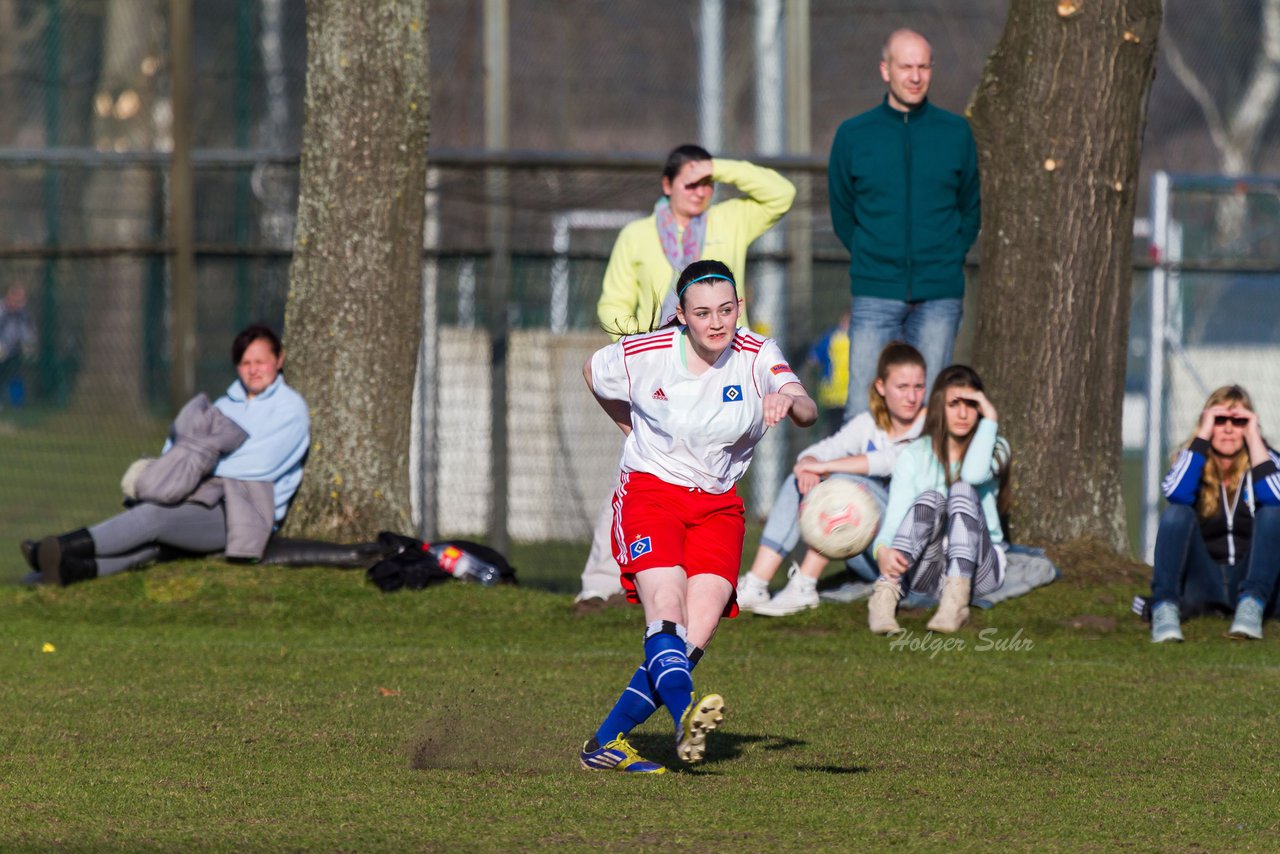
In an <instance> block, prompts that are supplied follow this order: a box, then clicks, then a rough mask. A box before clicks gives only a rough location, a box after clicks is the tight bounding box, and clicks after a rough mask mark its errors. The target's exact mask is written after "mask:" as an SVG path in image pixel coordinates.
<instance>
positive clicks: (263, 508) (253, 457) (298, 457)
mask: <svg viewBox="0 0 1280 854" xmlns="http://www.w3.org/2000/svg"><path fill="white" fill-rule="evenodd" d="M231 362H232V365H234V367H235V370H236V375H237V379H236V380H235V381H234V382H233V383H231V386H230V387H229V388H228V389H227V393H226V394H224V395H223V396H222V397H220V398H218V399H217V400H216V401H214V403H213V405H212V409H213V410H215V411H214V412H208V411H207V409H206V410H205V412H204V413H203V415H204V416H205V420H204V421H203V422H202V423H207V424H210V425H212V427H213V429H215V430H217V431H218V433H219V435H226V433H227V432H228V422H230V423H229V429H230V430H231V431H233V432H235V433H237V436H236V437H235V439H234V441H233V442H231V444H233V445H235V449H234V450H231V451H229V452H227V453H223V454H221V455H218V456H217V457H216V460H215V461H214V462H213V463H212V465H213V468H212V471H211V472H210V475H211V477H209V478H206V479H204V480H202V481H200V482H199V484H196V485H194V486H195V489H194V491H192V492H191V494H189V495H187V496H186V497H185V498H179V499H178V500H177V501H176V502H172V503H169V502H166V503H157V502H156V501H151V500H143V501H140V502H138V503H136V504H134V505H133V506H132V507H130V508H129V509H128V510H125V511H124V512H123V513H119V514H117V515H115V516H113V517H111V518H110V519H107V520H106V521H103V522H99V523H98V524H96V525H93V526H91V527H89V528H80V529H77V530H75V531H70V532H68V533H65V534H59V535H56V536H48V537H45V538H44V539H42V540H40V541H39V542H38V543H35V542H32V541H30V540H27V541H24V542H23V544H22V552H23V556H24V557H25V558H26V560H27V562H28V564H30V565H31V568H32V574H31V575H29V576H28V577H27V579H26V581H27V582H28V583H37V582H43V583H45V584H57V585H63V586H65V585H67V584H72V583H75V582H78V581H87V580H89V579H92V578H97V577H99V576H104V575H112V574H114V573H117V572H122V571H123V570H126V569H129V568H131V567H135V566H140V565H142V564H145V563H150V562H151V561H154V560H156V559H157V558H158V557H159V556H160V555H161V554H162V550H163V549H165V548H169V549H177V550H180V551H182V552H187V553H192V554H210V553H212V552H218V551H222V550H223V549H224V548H226V549H227V551H228V554H230V553H231V551H232V549H231V548H229V547H228V543H229V539H230V538H231V536H232V530H233V529H232V527H231V523H232V520H233V515H232V514H233V510H234V512H235V513H237V514H238V515H236V516H234V518H235V519H246V520H247V521H246V522H245V523H244V524H243V525H241V527H240V528H239V529H238V530H237V531H236V533H237V535H238V536H240V537H241V539H242V540H246V539H247V541H249V542H251V543H254V544H256V546H257V551H258V554H257V555H256V556H258V557H260V556H261V549H262V548H265V545H266V543H267V541H268V539H269V538H270V536H271V533H272V531H273V530H274V529H275V527H276V526H277V524H278V523H279V522H280V521H281V520H283V519H284V516H285V512H286V511H287V510H288V507H289V502H290V501H291V500H292V499H293V495H294V493H295V492H296V491H297V489H298V485H299V484H300V483H301V482H302V464H303V460H304V458H305V457H306V454H307V449H308V447H309V446H310V442H311V418H310V414H309V412H308V410H307V404H306V402H305V401H304V400H303V399H302V396H301V395H299V394H298V393H297V392H296V391H294V390H293V389H292V388H291V387H290V386H289V385H288V384H287V383H286V382H285V381H284V375H283V374H282V373H281V369H282V368H283V367H284V350H283V349H282V348H281V345H280V339H279V338H278V337H276V334H275V333H274V332H273V331H272V330H270V329H269V328H267V327H265V326H259V325H253V326H249V327H247V328H245V329H244V330H243V331H241V332H240V333H239V334H238V335H237V336H236V338H235V341H234V342H233V343H232V346H231ZM200 401H203V402H204V403H205V404H206V407H207V404H208V399H207V398H205V397H204V395H199V396H198V397H197V399H196V401H193V403H196V402H200ZM188 407H192V404H188V405H187V407H184V410H186V409H187V408H188ZM179 417H180V419H181V417H182V416H181V415H180V416H179ZM175 432H176V431H175ZM182 442H183V439H182V437H181V436H180V435H179V436H177V437H176V438H175V436H171V437H170V441H169V442H168V443H166V445H165V453H166V454H172V453H181V452H180V451H179V448H180V447H182ZM163 462H164V457H163V456H162V457H161V459H160V460H157V461H155V462H152V463H150V465H151V466H153V467H154V466H161V464H162V463H163ZM161 468H166V467H164V466H161ZM183 474H185V472H183ZM175 479H177V478H175ZM232 481H238V482H245V483H248V484H252V486H251V487H249V488H248V492H249V493H250V494H251V496H252V499H253V502H254V503H253V505H252V506H250V507H242V506H237V507H235V508H233V507H232V501H233V498H232V496H233V495H238V494H239V491H237V490H235V489H234V488H233V487H232V486H231V485H230V482H232ZM246 556H248V555H246Z"/></svg>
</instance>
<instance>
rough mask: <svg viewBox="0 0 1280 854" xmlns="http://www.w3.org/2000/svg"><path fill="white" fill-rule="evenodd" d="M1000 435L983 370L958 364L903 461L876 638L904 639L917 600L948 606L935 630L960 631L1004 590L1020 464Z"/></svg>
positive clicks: (885, 550)
mask: <svg viewBox="0 0 1280 854" xmlns="http://www.w3.org/2000/svg"><path fill="white" fill-rule="evenodd" d="M998 428H999V423H998V421H997V416H996V408H995V406H994V405H992V403H991V401H990V400H989V399H988V398H987V395H986V393H985V392H984V391H983V387H982V380H981V378H979V377H978V374H977V372H976V371H974V370H973V369H972V368H970V367H968V366H967V365H951V366H950V367H948V368H946V369H944V370H943V371H942V372H941V373H939V374H938V379H937V380H936V381H935V382H934V384H933V389H932V390H931V391H930V392H929V403H928V414H927V415H926V416H925V422H924V429H923V430H922V432H921V436H920V438H919V439H917V440H916V441H914V442H912V443H911V444H910V445H908V446H907V448H906V449H905V450H903V452H902V453H901V454H899V455H898V461H897V462H896V463H894V466H893V480H892V481H891V482H890V484H889V504H888V507H886V508H885V512H884V516H883V517H881V520H880V532H879V533H878V534H877V535H876V539H875V543H874V545H873V546H872V556H873V557H874V558H875V560H876V562H877V564H878V565H879V567H880V577H879V578H878V579H876V583H875V589H874V591H873V592H872V594H871V599H870V601H869V602H868V603H867V624H868V627H869V628H870V629H871V631H872V632H875V633H876V634H884V635H890V634H897V633H898V632H899V631H901V629H900V628H899V627H898V623H897V620H896V619H895V616H894V614H895V612H896V610H897V607H898V600H899V599H901V598H902V596H903V595H904V594H905V593H907V592H916V593H923V594H925V595H926V596H929V597H932V598H935V599H939V600H940V601H939V604H938V610H937V613H935V614H934V615H933V619H931V620H930V621H929V623H928V628H929V630H930V631H934V632H944V633H947V632H955V631H958V630H959V629H960V627H961V626H962V625H964V623H965V621H967V620H968V619H969V603H970V602H971V601H973V600H975V599H981V598H982V597H984V596H986V595H987V594H989V593H991V592H993V591H995V590H998V589H999V588H1000V585H1002V584H1003V583H1004V574H1005V566H1006V563H1007V557H1006V555H1005V549H1006V544H1005V538H1004V529H1003V528H1002V527H1001V524H1000V517H1001V515H1003V514H1004V513H1005V512H1006V511H1007V508H1008V504H1009V498H1010V496H1009V490H1008V479H1009V464H1010V456H1009V443H1008V442H1006V441H1005V440H1004V439H1003V438H1002V437H1001V436H1000V435H999V433H998Z"/></svg>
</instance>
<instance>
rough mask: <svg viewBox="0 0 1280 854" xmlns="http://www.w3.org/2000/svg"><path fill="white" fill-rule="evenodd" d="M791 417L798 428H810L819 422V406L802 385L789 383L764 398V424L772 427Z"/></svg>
mask: <svg viewBox="0 0 1280 854" xmlns="http://www.w3.org/2000/svg"><path fill="white" fill-rule="evenodd" d="M784 417H789V418H790V419H791V421H792V423H794V424H795V425H796V426H797V427H809V426H811V425H812V424H813V423H814V422H815V421H817V420H818V404H816V403H814V402H813V398H811V397H809V395H808V393H807V392H806V391H805V390H804V386H802V385H800V383H787V384H786V385H784V386H783V387H782V388H781V389H779V390H778V391H776V392H771V393H769V394H766V395H765V396H764V423H765V426H766V427H772V426H773V425H775V424H777V423H778V422H779V421H781V420H782V419H783V418H784Z"/></svg>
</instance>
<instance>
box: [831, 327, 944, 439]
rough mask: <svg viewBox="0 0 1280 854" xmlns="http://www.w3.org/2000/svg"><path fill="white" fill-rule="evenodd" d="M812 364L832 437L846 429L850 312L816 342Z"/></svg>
mask: <svg viewBox="0 0 1280 854" xmlns="http://www.w3.org/2000/svg"><path fill="white" fill-rule="evenodd" d="M809 361H810V362H813V363H814V364H815V365H817V366H818V372H819V373H818V408H819V409H820V410H822V421H823V428H824V430H825V431H826V433H827V435H828V436H830V435H832V434H833V433H835V432H836V431H837V430H839V429H840V427H841V426H843V424H844V410H845V405H846V403H847V402H848V400H849V312H847V311H846V312H844V313H843V314H841V315H840V321H839V322H838V323H836V325H835V326H833V327H831V328H830V329H828V330H827V331H826V332H824V333H823V334H822V337H821V338H819V339H818V340H817V341H815V342H814V344H813V347H812V348H810V350H809ZM878 376H879V374H877V377H878ZM926 391H927V389H926Z"/></svg>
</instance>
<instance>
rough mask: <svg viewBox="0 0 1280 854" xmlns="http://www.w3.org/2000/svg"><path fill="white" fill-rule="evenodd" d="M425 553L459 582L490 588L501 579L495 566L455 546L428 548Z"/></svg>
mask: <svg viewBox="0 0 1280 854" xmlns="http://www.w3.org/2000/svg"><path fill="white" fill-rule="evenodd" d="M427 553H428V554H430V555H431V556H432V557H434V558H435V559H436V562H437V563H439V564H440V568H441V569H443V570H444V571H445V572H447V573H449V574H450V575H452V576H453V577H454V578H456V579H458V580H459V581H471V582H474V583H476V584H483V585H484V586H485V587H490V586H492V585H494V584H497V583H498V582H499V581H500V580H501V578H502V574H501V573H500V572H498V568H497V567H496V566H494V565H493V564H491V563H489V562H488V561H483V560H481V559H480V558H478V557H476V556H475V555H471V554H467V553H466V552H464V551H463V550H462V549H460V548H458V547H457V546H450V545H435V546H429V547H428V548H427Z"/></svg>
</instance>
